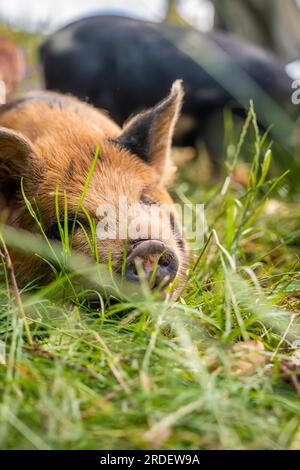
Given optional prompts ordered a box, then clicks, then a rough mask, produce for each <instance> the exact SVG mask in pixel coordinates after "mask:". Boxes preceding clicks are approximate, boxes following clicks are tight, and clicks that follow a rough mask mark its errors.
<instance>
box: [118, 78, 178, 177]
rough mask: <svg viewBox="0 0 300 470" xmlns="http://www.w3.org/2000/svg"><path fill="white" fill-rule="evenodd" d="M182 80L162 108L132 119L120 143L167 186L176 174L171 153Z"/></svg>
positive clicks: (158, 105) (125, 128)
mask: <svg viewBox="0 0 300 470" xmlns="http://www.w3.org/2000/svg"><path fill="white" fill-rule="evenodd" d="M183 94H184V92H183V86H182V82H181V80H177V81H176V82H174V83H173V86H172V89H171V92H170V94H169V95H168V96H167V97H166V98H165V99H164V100H163V101H161V102H160V103H159V104H157V105H156V106H154V108H151V109H149V110H147V111H144V112H142V113H140V114H138V115H137V116H134V117H133V118H132V119H130V120H129V121H128V122H127V123H126V125H125V127H124V129H123V132H122V134H121V135H120V137H119V138H118V140H117V142H118V143H119V144H120V145H121V146H122V147H125V148H126V149H128V150H129V151H130V152H131V153H133V154H135V155H137V156H138V157H139V158H141V159H142V160H143V161H144V162H146V163H148V164H149V165H151V166H153V167H154V168H155V170H156V171H157V173H158V175H159V177H160V181H161V182H162V183H165V182H166V181H167V180H169V179H170V176H171V175H170V173H174V170H175V167H174V166H173V165H172V163H171V158H170V151H171V145H172V138H173V133H174V128H175V125H176V123H177V120H178V117H179V113H180V110H181V106H182V99H183Z"/></svg>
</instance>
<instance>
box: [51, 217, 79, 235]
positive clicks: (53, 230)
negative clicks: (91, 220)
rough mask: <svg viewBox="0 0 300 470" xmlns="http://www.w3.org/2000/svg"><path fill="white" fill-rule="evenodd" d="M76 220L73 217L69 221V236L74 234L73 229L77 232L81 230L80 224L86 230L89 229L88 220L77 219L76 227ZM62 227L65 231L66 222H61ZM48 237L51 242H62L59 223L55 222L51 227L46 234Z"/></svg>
mask: <svg viewBox="0 0 300 470" xmlns="http://www.w3.org/2000/svg"><path fill="white" fill-rule="evenodd" d="M74 220H75V218H74V217H71V218H69V219H68V234H69V235H70V234H71V233H72V231H73V227H74V231H75V230H77V229H78V228H80V224H81V225H83V226H84V227H85V228H88V223H87V221H86V220H80V219H77V220H76V223H75V225H74ZM60 226H61V227H62V229H63V230H64V220H61V221H60ZM46 235H47V237H48V238H49V239H50V240H59V241H60V240H61V236H60V230H59V224H58V222H55V223H54V224H52V225H51V226H50V227H49V229H48V230H47V232H46Z"/></svg>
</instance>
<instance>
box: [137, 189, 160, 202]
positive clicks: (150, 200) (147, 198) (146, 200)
mask: <svg viewBox="0 0 300 470" xmlns="http://www.w3.org/2000/svg"><path fill="white" fill-rule="evenodd" d="M140 202H141V203H142V204H146V205H147V206H152V205H153V204H155V205H158V202H156V201H153V199H151V198H150V197H149V196H148V195H147V194H146V192H145V191H143V192H142V194H141V197H140Z"/></svg>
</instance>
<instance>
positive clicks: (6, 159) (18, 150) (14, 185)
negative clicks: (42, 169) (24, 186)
mask: <svg viewBox="0 0 300 470" xmlns="http://www.w3.org/2000/svg"><path fill="white" fill-rule="evenodd" d="M34 157H36V155H35V153H34V150H33V148H32V146H31V144H30V142H29V141H28V140H27V139H26V138H25V137H24V136H23V135H22V134H20V133H18V132H15V131H13V130H11V129H7V128H5V127H0V211H1V206H2V208H3V205H4V206H6V205H7V206H9V207H10V208H13V207H14V205H15V203H16V200H15V199H16V198H15V196H16V193H17V191H18V190H19V188H20V183H19V182H20V178H21V176H22V175H24V174H25V172H26V169H27V168H28V166H29V165H30V159H32V160H33V159H34ZM38 160H39V159H38ZM36 166H37V165H35V168H32V170H31V171H30V174H31V176H32V180H33V179H34V175H35V173H36V169H37V168H36ZM1 201H2V202H1Z"/></svg>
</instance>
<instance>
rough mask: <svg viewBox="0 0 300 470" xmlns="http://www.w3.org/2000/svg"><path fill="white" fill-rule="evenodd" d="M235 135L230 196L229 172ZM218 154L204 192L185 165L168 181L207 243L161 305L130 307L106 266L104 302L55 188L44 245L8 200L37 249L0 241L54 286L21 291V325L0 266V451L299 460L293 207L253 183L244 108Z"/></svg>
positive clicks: (143, 301) (25, 240)
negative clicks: (221, 169) (54, 238)
mask: <svg viewBox="0 0 300 470" xmlns="http://www.w3.org/2000/svg"><path fill="white" fill-rule="evenodd" d="M251 128H252V130H254V135H255V138H254V142H253V144H252V149H253V158H252V164H251V165H250V166H249V183H248V185H247V186H246V187H244V186H241V185H240V184H237V183H236V182H235V177H234V174H235V171H236V167H237V166H238V165H239V161H240V160H241V158H242V155H243V144H244V140H245V137H246V135H247V134H248V132H249V130H250V129H251ZM230 146H231V147H230V151H229V152H228V158H227V161H226V165H225V168H226V174H225V175H224V181H222V182H221V183H220V184H219V183H217V184H214V185H212V184H210V186H209V187H208V186H205V185H203V186H200V185H199V184H195V183H193V181H194V179H192V178H190V175H192V174H194V173H195V170H196V168H197V162H194V163H191V165H190V167H189V168H188V169H183V170H182V175H181V177H180V178H179V181H178V184H177V187H176V188H177V191H176V192H177V195H181V196H182V195H184V198H189V200H191V201H192V202H205V204H206V205H205V207H206V210H205V215H206V222H207V224H206V226H207V231H206V234H205V240H204V244H203V246H202V247H200V248H199V250H197V251H195V252H194V253H193V263H192V266H191V269H190V271H189V273H188V277H187V282H186V284H185V285H184V286H183V288H182V291H181V293H180V296H179V298H178V299H177V300H176V301H169V300H168V299H166V300H162V299H161V298H159V297H157V296H155V295H152V294H151V293H150V292H149V291H148V290H147V289H141V295H139V296H136V297H135V296H134V295H132V294H133V291H131V292H130V291H128V289H127V287H128V286H125V287H124V284H122V282H121V281H122V280H121V279H112V277H111V273H112V269H111V268H112V266H111V265H109V266H107V267H106V268H105V267H103V269H102V268H101V276H102V277H101V282H102V284H104V285H105V286H106V287H107V289H106V290H105V295H104V294H103V292H100V291H99V290H98V289H97V286H98V285H99V266H100V265H99V263H98V261H99V260H98V259H97V250H96V242H97V240H96V235H95V224H94V222H93V221H92V219H90V218H89V216H88V214H86V217H87V219H88V225H89V229H88V230H87V229H86V228H85V226H83V225H82V226H81V228H82V229H83V230H85V235H86V237H87V239H88V243H89V246H90V250H91V255H92V256H91V261H90V262H88V263H87V262H86V260H83V259H82V258H81V257H80V256H79V255H78V254H77V255H74V254H73V253H72V250H71V246H72V244H71V241H72V236H70V235H69V221H68V217H67V214H68V204H67V195H64V194H63V195H61V194H60V193H59V188H58V190H57V193H56V197H55V201H54V204H56V214H57V219H58V223H59V233H60V237H61V240H62V242H61V243H59V242H57V243H55V244H53V243H50V241H49V240H48V239H47V237H46V234H45V232H44V230H43V227H42V224H41V221H40V220H39V217H38V214H37V213H36V211H35V210H34V208H33V205H32V204H31V203H30V202H29V201H28V199H27V198H26V194H24V198H25V202H26V205H27V208H28V210H29V211H30V213H31V214H32V217H33V218H34V219H35V220H36V223H37V224H38V225H39V224H40V232H41V237H40V238H37V237H33V236H31V235H29V234H22V239H20V236H19V235H18V234H16V233H15V232H12V231H10V230H8V229H7V228H6V229H5V228H4V227H2V228H1V233H2V235H3V237H4V239H5V243H6V244H7V246H8V247H9V249H12V248H13V247H14V248H18V249H24V250H25V251H27V252H30V253H33V254H34V253H35V254H37V255H38V256H40V257H41V258H43V259H45V262H47V263H48V264H49V263H50V265H51V266H52V267H53V274H54V279H53V281H52V282H51V283H49V284H48V285H46V286H43V285H39V282H38V281H36V282H35V283H31V284H30V285H28V286H26V287H24V288H22V290H21V299H22V306H23V309H24V312H25V315H26V318H25V320H24V318H22V316H21V315H20V309H19V306H18V304H17V303H16V298H15V291H14V290H12V289H11V283H10V279H9V269H8V266H7V265H6V261H7V259H5V257H3V256H2V257H1V274H2V279H3V281H2V283H1V284H0V339H1V343H0V345H1V348H0V360H1V363H2V364H1V365H0V374H1V383H0V394H1V407H0V419H1V425H0V445H1V448H6V449H7V448H14V449H16V448H34V449H54V448H55V449H99V448H101V449H110V448H114V449H121V448H123V449H124V448H126V449H139V448H140V449H147V448H166V449H172V448H182V449H191V448H197V449H212V448H214V449H224V448H225V449H231V448H236V449H258V448H267V449H274V448H275V449H277V448H284V449H299V447H300V421H299V418H300V400H299V396H298V394H297V392H298V393H299V381H298V375H297V374H299V372H300V367H299V359H298V362H297V353H298V354H299V350H300V326H299V298H300V296H299V292H300V277H299V256H298V253H299V242H300V240H299V236H300V231H299V216H300V209H299V207H298V205H297V204H295V203H293V202H292V201H290V200H288V199H287V197H286V196H285V194H287V191H286V184H287V183H286V180H285V176H284V175H283V176H280V177H277V178H270V176H269V170H270V167H271V166H272V153H271V152H272V151H271V148H270V146H269V145H268V144H267V135H265V136H263V137H260V135H259V131H258V128H257V124H256V119H255V113H254V110H253V107H252V106H251V109H250V113H249V117H248V119H247V121H246V123H245V126H244V129H243V131H242V133H241V135H240V139H239V140H238V141H236V142H235V143H232V142H230ZM187 182H188V185H187V184H186V183H187ZM83 195H84V191H83ZM60 197H62V199H63V201H64V203H63V209H61V206H60V205H59V200H60ZM182 197H183V196H182ZM178 198H179V196H178ZM83 202H84V196H83V198H82V200H81V204H80V205H81V206H84V204H83ZM1 252H2V254H4V253H3V247H2V248H1ZM93 260H94V262H96V263H94V262H93ZM78 276H79V278H80V282H82V287H80V284H78V282H76V278H77V277H78ZM121 277H122V276H121ZM82 279H84V282H83V281H82ZM78 286H79V287H78ZM33 287H34V288H33ZM70 287H71V289H70ZM128 288H129V287H128ZM66 291H67V295H66V294H65V295H61V293H62V292H66ZM91 293H93V295H92V296H90V294H91ZM87 297H89V298H90V300H89V301H87ZM26 325H27V326H28V327H29V332H30V337H31V338H32V343H30V341H28V335H26V331H25V326H26ZM298 357H299V356H298Z"/></svg>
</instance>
